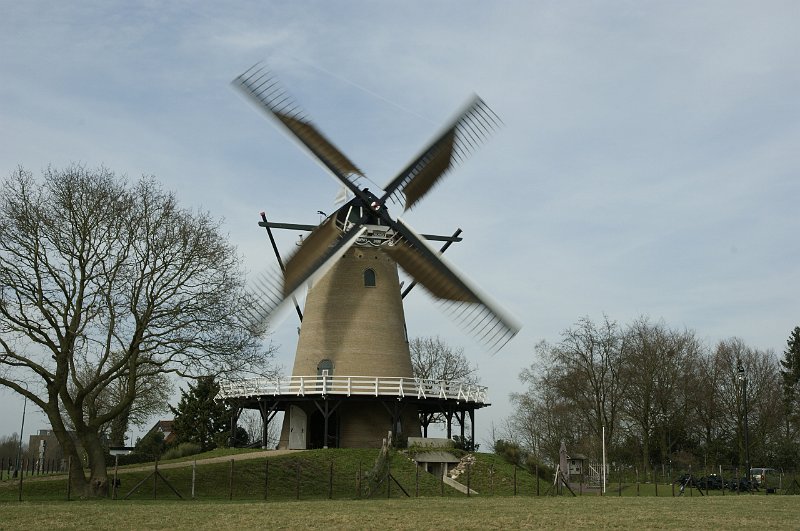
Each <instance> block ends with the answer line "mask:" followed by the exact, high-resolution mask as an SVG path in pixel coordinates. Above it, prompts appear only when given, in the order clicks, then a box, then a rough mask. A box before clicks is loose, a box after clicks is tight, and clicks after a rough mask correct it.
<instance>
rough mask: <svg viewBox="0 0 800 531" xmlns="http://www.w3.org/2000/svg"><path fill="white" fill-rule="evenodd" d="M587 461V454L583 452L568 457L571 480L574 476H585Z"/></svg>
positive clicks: (578, 477) (577, 477)
mask: <svg viewBox="0 0 800 531" xmlns="http://www.w3.org/2000/svg"><path fill="white" fill-rule="evenodd" d="M585 461H586V456H585V455H583V454H574V455H571V456H569V457H568V458H567V467H568V468H567V470H568V471H569V477H570V481H571V480H572V479H573V477H575V478H576V479H580V477H581V476H583V473H584V462H585Z"/></svg>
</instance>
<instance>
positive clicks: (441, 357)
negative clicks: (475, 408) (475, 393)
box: [408, 336, 478, 384]
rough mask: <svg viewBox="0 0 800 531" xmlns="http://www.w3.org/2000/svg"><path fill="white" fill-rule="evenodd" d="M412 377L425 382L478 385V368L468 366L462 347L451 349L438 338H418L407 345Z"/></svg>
mask: <svg viewBox="0 0 800 531" xmlns="http://www.w3.org/2000/svg"><path fill="white" fill-rule="evenodd" d="M408 348H409V350H411V364H412V366H413V368H414V376H415V377H417V378H425V379H427V380H443V381H447V382H466V383H470V384H477V383H478V367H477V366H474V365H470V362H469V360H468V359H467V357H466V356H465V355H464V349H463V348H462V347H451V346H450V345H448V344H447V343H445V342H444V341H443V340H442V338H440V337H439V336H436V337H418V338H415V339H412V340H411V342H409V344H408Z"/></svg>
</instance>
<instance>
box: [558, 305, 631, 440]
mask: <svg viewBox="0 0 800 531" xmlns="http://www.w3.org/2000/svg"><path fill="white" fill-rule="evenodd" d="M623 342H624V336H623V334H622V332H621V330H620V329H619V327H618V326H617V324H616V323H615V322H613V321H609V319H608V317H606V316H604V317H603V321H602V322H601V323H600V324H599V325H598V324H595V323H594V322H592V321H591V320H590V319H589V318H588V317H584V318H582V319H580V320H579V321H578V322H577V323H576V324H575V326H573V327H572V328H568V329H567V330H565V331H564V332H563V333H562V334H561V342H560V343H558V344H557V345H555V346H554V347H552V348H551V349H550V350H549V351H548V352H547V353H546V359H547V362H548V365H549V369H548V375H547V377H548V381H549V385H551V386H553V390H554V391H555V392H556V393H557V395H558V396H560V397H562V398H563V399H565V400H567V401H568V403H569V404H570V405H571V406H572V407H573V408H575V411H576V413H577V414H578V415H579V416H580V421H581V422H582V423H583V427H584V428H585V429H586V430H587V432H588V433H589V434H590V437H591V442H589V441H587V446H588V447H591V448H592V449H593V451H594V453H595V455H599V450H600V442H601V441H600V438H601V435H602V433H603V428H605V434H606V440H607V441H613V440H614V438H615V435H616V431H617V428H618V426H619V423H620V416H621V413H622V397H623V395H624V392H625V385H626V383H625V381H624V380H623V372H622V371H621V365H622V363H623V360H622V352H623Z"/></svg>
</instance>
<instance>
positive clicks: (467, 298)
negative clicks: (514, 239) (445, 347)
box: [386, 219, 520, 353]
mask: <svg viewBox="0 0 800 531" xmlns="http://www.w3.org/2000/svg"><path fill="white" fill-rule="evenodd" d="M394 225H395V226H394V227H393V228H394V229H395V231H396V233H397V236H396V237H395V240H394V241H393V242H392V245H390V246H388V247H387V249H386V250H387V252H388V253H389V255H390V256H391V257H392V258H393V259H394V260H395V261H396V262H397V263H398V264H399V265H400V267H402V268H403V269H404V270H405V271H406V272H407V273H408V274H409V275H411V276H412V277H414V279H415V280H416V281H417V282H418V283H419V284H421V285H422V286H423V287H424V288H425V289H426V290H427V291H428V292H429V293H430V294H431V295H433V296H434V297H436V298H437V299H439V300H440V301H441V302H442V303H443V306H444V308H445V310H446V311H447V312H448V313H450V314H451V315H452V316H453V318H454V320H455V321H456V322H457V323H459V324H460V325H461V326H462V328H464V329H465V330H466V331H467V332H469V333H470V334H471V335H473V336H474V337H476V338H477V339H478V341H479V342H481V343H482V344H483V345H484V346H486V348H487V349H488V350H489V351H490V352H493V353H494V352H497V351H499V350H500V349H501V348H503V346H504V345H505V344H506V343H508V341H510V340H511V338H513V337H514V336H515V335H516V334H517V332H519V330H520V326H519V325H518V324H517V323H516V322H515V321H514V320H513V319H512V318H511V317H509V316H508V315H506V314H505V312H503V311H502V310H501V309H500V308H499V307H498V306H497V305H495V304H494V303H493V302H491V300H490V299H489V298H488V297H487V296H486V295H483V294H481V293H480V291H479V290H478V288H477V287H475V286H472V285H471V284H470V283H469V282H468V281H467V280H466V279H465V278H464V276H463V275H461V274H459V273H457V272H456V270H455V268H454V267H453V266H452V265H451V264H449V263H448V262H447V261H445V259H444V257H443V256H442V255H441V254H440V253H439V252H437V251H436V250H434V249H433V248H431V247H430V246H429V245H428V244H427V243H426V242H425V240H424V239H423V238H422V237H421V236H420V235H419V234H417V233H416V232H414V230H413V229H412V228H411V227H410V226H409V225H407V224H405V223H404V222H403V221H402V220H400V219H398V220H397V221H396V222H394Z"/></svg>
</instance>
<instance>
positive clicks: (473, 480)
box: [0, 449, 800, 528]
mask: <svg viewBox="0 0 800 531" xmlns="http://www.w3.org/2000/svg"><path fill="white" fill-rule="evenodd" d="M251 452H252V450H215V451H213V452H207V453H205V454H199V455H197V456H191V457H188V458H181V459H177V460H174V461H170V462H166V461H165V462H163V463H161V464H160V467H159V471H160V473H161V474H162V475H163V476H164V478H166V480H167V481H169V483H170V484H171V485H172V486H173V487H175V488H176V489H177V490H178V492H179V493H180V494H181V495H182V496H183V497H184V499H190V498H191V494H192V462H193V461H194V460H198V461H201V462H200V463H198V465H197V468H196V471H195V483H194V497H195V500H199V501H228V500H229V499H232V500H233V501H262V500H263V499H264V495H265V487H266V486H268V490H267V499H268V500H269V501H293V500H296V499H298V498H299V499H300V500H326V499H328V498H329V497H330V498H333V499H335V500H357V499H359V498H360V497H363V496H364V487H365V486H366V481H362V482H359V474H360V475H361V477H365V476H366V475H367V474H368V472H369V471H370V470H371V469H372V467H373V464H374V462H375V459H376V457H377V455H378V450H376V449H346V450H345V449H327V450H309V451H304V452H296V453H291V454H282V455H271V456H269V457H268V458H264V457H256V458H253V459H246V460H238V461H235V462H234V464H233V483H232V485H231V482H230V477H231V465H230V461H229V460H228V459H226V458H227V457H228V456H233V455H241V454H247V453H251ZM210 458H217V459H219V462H205V463H204V462H202V460H203V459H210ZM170 464H178V465H182V466H178V467H177V468H169V467H168V465H170ZM267 467H268V474H269V476H268V477H269V482H268V485H265V483H266V481H265V480H266V475H267ZM390 470H391V472H392V475H393V476H394V478H395V479H396V480H397V482H398V483H399V484H400V485H401V486H402V487H403V488H404V489H405V491H406V492H407V493H408V494H409V495H410V496H411V497H412V498H413V497H417V496H420V497H428V498H433V497H436V498H439V497H445V498H454V499H458V498H465V497H466V496H465V495H464V494H463V493H461V492H458V491H456V490H454V489H452V488H449V487H448V486H446V485H445V487H444V489H442V485H441V482H440V481H439V479H438V478H436V477H434V476H433V475H431V474H427V473H425V472H422V471H419V472H418V470H417V468H416V466H415V465H414V463H413V461H412V460H411V459H410V458H409V457H408V456H407V455H406V454H404V453H401V452H392V458H391V462H390ZM469 470H470V472H469V480H468V479H467V474H466V472H464V473H462V474H461V476H460V477H459V478H458V481H459V482H461V483H462V484H467V482H468V481H469V483H470V487H471V488H472V489H473V490H474V491H477V492H478V493H479V495H478V497H481V498H485V497H513V496H514V494H515V487H514V485H515V480H514V476H515V474H516V495H517V497H520V498H527V499H530V498H531V497H533V496H535V495H536V494H537V481H536V480H535V478H534V477H533V475H532V474H530V473H529V472H527V471H525V470H523V469H519V468H518V469H516V472H515V468H514V466H513V465H510V464H508V463H506V462H505V461H503V460H502V459H501V458H500V457H498V456H496V455H494V454H475V462H474V464H473V465H472V466H471V467H470V469H469ZM152 471H153V465H152V464H138V465H130V466H128V467H120V470H119V477H120V479H121V481H122V486H121V488H120V489H119V491H118V497H119V498H122V497H124V496H126V495H128V494H129V493H130V497H129V499H131V500H138V501H145V500H152V499H153V483H154V482H153V478H150V479H148V480H146V481H145V482H144V483H143V484H142V485H141V487H140V488H139V489H138V490H136V491H135V492H132V493H131V490H132V489H133V487H134V486H135V485H137V484H138V483H140V482H142V481H143V480H145V479H146V478H147V477H148V476H149V475H150V474H151V473H152ZM111 475H113V468H111V469H109V476H111ZM550 484H551V481H546V480H540V481H539V482H538V493H539V494H540V495H541V496H542V497H544V496H545V494H546V493H547V492H548V490H549V489H550ZM17 485H18V484H17V482H16V480H3V481H0V502H3V501H8V502H15V501H16V500H17V497H18V491H17ZM359 486H360V487H361V490H359ZM23 487H24V488H23V500H26V501H59V500H65V499H66V496H67V485H66V477H65V476H56V477H31V478H28V477H26V478H25V479H24V482H23ZM155 489H156V490H155V495H156V498H157V499H158V500H172V499H176V498H177V497H176V496H175V494H174V493H173V492H172V491H171V490H170V489H169V488H168V487H167V485H166V484H164V483H163V482H161V481H158V482H156V484H155ZM575 493H576V494H580V492H579V489H575ZM76 494H77V493H73V497H77V496H76ZM387 494H388V495H389V496H390V497H391V498H405V495H404V494H403V492H402V491H401V489H400V488H399V487H398V486H397V484H395V483H394V482H391V483H390V491H389V492H387V483H386V482H384V483H382V484H381V485H380V487H379V489H377V491H376V492H375V493H374V494H373V496H372V498H375V499H385V498H386V497H387ZM564 494H566V495H568V493H567V492H564ZM657 494H658V497H659V498H672V496H673V495H672V486H671V485H669V484H664V483H659V484H658V493H657ZM678 494H679V489H678V488H677V487H676V488H675V495H676V497H677V495H678ZM655 495H656V485H655V484H653V483H640V484H639V485H638V488H637V485H636V484H635V483H623V484H622V496H621V497H623V498H636V497H639V498H648V497H655ZM592 497H599V495H598V492H597V491H590V490H588V489H586V490H584V492H583V495H582V498H592ZM605 497H607V498H616V497H619V484H618V483H614V482H613V481H612V482H610V483H609V485H608V491H607V493H606V496H605ZM715 497H720V498H721V497H722V492H721V491H710V493H709V498H715ZM745 497H748V496H747V495H737V494H736V493H732V492H730V491H727V492H726V493H725V498H732V499H737V498H745ZM755 497H759V498H770V499H771V498H775V497H776V496H764V492H763V491H762V492H760V493H758V494H756V496H755ZM686 498H692V499H694V498H699V499H705V497H704V496H701V495H700V493H699V492H698V491H697V490H696V489H695V490H692V491H691V492H690V491H689V490H688V489H687V491H686V492H685V493H684V495H683V496H682V497H681V498H679V499H686ZM792 499H795V500H797V498H794V497H792ZM799 505H800V504H799ZM1 527H2V525H0V528H1Z"/></svg>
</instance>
